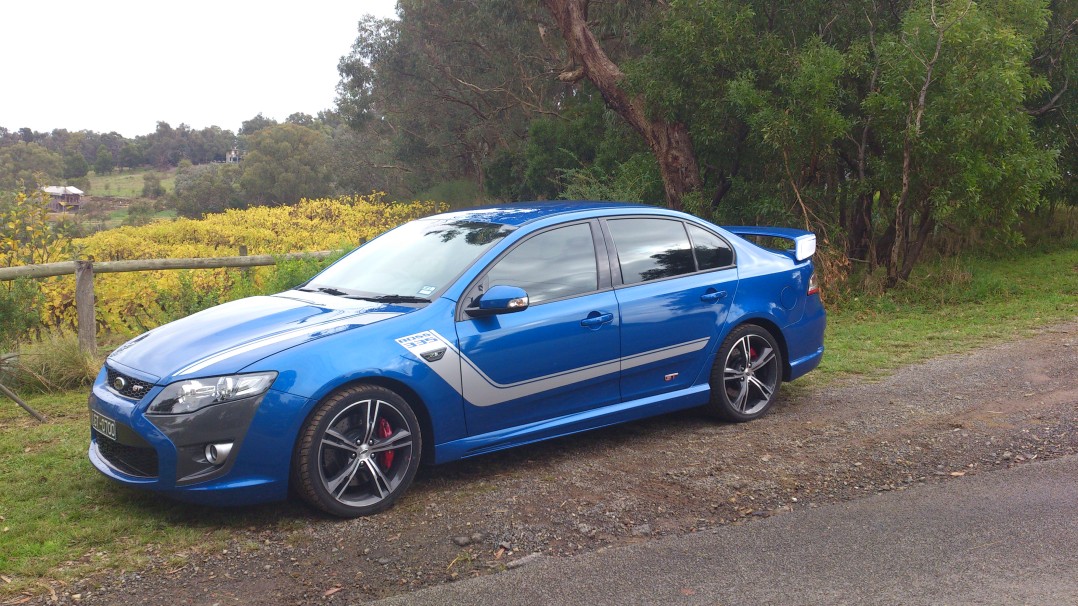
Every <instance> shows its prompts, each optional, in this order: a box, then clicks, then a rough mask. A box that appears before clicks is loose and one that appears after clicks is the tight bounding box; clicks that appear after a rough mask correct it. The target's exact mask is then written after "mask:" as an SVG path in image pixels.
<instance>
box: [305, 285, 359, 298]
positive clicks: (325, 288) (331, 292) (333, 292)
mask: <svg viewBox="0 0 1078 606" xmlns="http://www.w3.org/2000/svg"><path fill="white" fill-rule="evenodd" d="M296 290H299V291H301V292H324V293H326V294H327V295H333V296H335V297H345V296H348V293H346V292H344V291H343V290H337V289H336V288H332V287H329V286H319V287H317V288H298V289H296Z"/></svg>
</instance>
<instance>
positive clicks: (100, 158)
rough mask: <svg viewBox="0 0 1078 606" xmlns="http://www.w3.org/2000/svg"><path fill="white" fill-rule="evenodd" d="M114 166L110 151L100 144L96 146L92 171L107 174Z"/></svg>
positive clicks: (114, 162)
mask: <svg viewBox="0 0 1078 606" xmlns="http://www.w3.org/2000/svg"><path fill="white" fill-rule="evenodd" d="M114 168H116V161H115V159H114V158H113V157H112V152H111V151H109V149H108V148H107V147H105V145H104V144H102V145H101V146H99V147H98V148H97V155H96V156H94V173H95V174H98V175H107V174H109V173H111V172H112V169H114Z"/></svg>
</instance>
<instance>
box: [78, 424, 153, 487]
mask: <svg viewBox="0 0 1078 606" xmlns="http://www.w3.org/2000/svg"><path fill="white" fill-rule="evenodd" d="M94 434H96V435H95V436H94V438H95V441H96V442H97V450H98V451H99V452H100V453H101V457H102V458H104V459H105V460H106V461H108V464H109V465H112V466H113V467H115V468H116V469H117V470H118V471H122V472H123V473H126V474H127V475H131V476H137V477H140V478H156V477H157V475H158V471H157V451H156V450H154V448H153V447H152V446H149V445H146V446H128V445H126V444H120V443H119V442H116V441H114V440H110V439H109V438H106V437H105V436H102V435H100V434H98V433H97V432H96V431H94Z"/></svg>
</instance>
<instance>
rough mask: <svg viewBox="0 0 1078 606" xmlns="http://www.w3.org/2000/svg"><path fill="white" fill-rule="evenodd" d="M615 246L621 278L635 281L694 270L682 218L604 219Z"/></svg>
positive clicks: (656, 278) (694, 265)
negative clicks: (668, 219)
mask: <svg viewBox="0 0 1078 606" xmlns="http://www.w3.org/2000/svg"><path fill="white" fill-rule="evenodd" d="M607 226H608V227H609V229H610V236H611V237H612V238H613V239H614V246H615V247H617V250H618V261H619V262H620V264H621V279H622V281H623V282H624V283H626V284H636V283H638V282H646V281H648V280H658V279H659V278H669V277H671V276H680V275H682V274H690V273H692V272H694V271H696V263H695V262H694V261H693V256H692V248H690V246H689V237H688V236H687V235H686V234H685V227H684V226H683V225H682V223H681V221H667V220H664V219H612V220H610V221H608V222H607Z"/></svg>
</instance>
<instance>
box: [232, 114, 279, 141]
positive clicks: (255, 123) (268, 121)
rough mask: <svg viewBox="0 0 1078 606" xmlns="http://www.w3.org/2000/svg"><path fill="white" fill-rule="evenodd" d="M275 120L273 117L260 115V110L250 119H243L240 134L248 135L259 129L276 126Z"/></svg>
mask: <svg viewBox="0 0 1078 606" xmlns="http://www.w3.org/2000/svg"><path fill="white" fill-rule="evenodd" d="M276 125H277V121H276V120H274V119H273V118H267V117H265V116H263V115H262V112H258V115H257V116H255V117H254V118H251V119H250V120H244V121H243V123H242V124H241V125H240V133H239V134H240V135H242V136H245V137H249V136H251V135H253V134H255V133H257V132H258V131H260V130H263V129H266V128H269V127H271V126H276Z"/></svg>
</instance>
